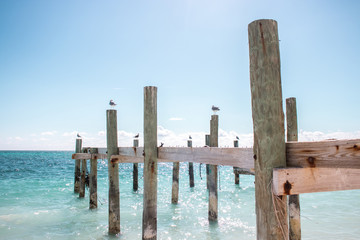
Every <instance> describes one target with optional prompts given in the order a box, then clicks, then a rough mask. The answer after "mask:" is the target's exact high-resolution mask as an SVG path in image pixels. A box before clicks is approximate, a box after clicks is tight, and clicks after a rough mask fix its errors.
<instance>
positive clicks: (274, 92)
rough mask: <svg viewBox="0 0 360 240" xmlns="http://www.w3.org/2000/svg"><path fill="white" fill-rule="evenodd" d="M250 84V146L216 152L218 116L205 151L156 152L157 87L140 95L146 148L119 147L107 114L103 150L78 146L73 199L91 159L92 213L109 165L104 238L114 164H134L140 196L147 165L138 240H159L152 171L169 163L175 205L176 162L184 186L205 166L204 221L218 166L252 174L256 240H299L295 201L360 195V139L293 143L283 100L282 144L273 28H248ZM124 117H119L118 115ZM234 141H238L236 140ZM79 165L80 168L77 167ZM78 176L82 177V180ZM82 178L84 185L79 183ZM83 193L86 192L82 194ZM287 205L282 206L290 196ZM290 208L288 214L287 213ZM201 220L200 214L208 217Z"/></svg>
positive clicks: (115, 185)
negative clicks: (104, 164) (315, 195)
mask: <svg viewBox="0 0 360 240" xmlns="http://www.w3.org/2000/svg"><path fill="white" fill-rule="evenodd" d="M248 31H249V48H250V85H251V103H252V117H253V128H254V147H253V148H239V147H238V144H237V143H235V142H234V147H233V148H219V147H218V126H219V116H218V115H212V116H211V120H210V128H209V130H210V135H209V137H208V138H207V139H208V142H206V145H207V146H206V147H193V146H192V143H191V141H190V142H188V147H181V148H180V147H159V146H157V88H156V87H145V88H144V146H145V147H138V146H139V143H138V141H137V140H136V141H137V142H135V141H134V144H133V147H119V146H118V143H117V122H116V119H117V112H116V110H113V109H112V110H107V112H106V114H107V148H86V151H85V148H82V147H81V145H82V141H81V139H77V140H76V149H75V153H74V154H73V155H72V158H73V159H75V160H76V161H75V182H74V192H76V193H79V197H83V194H84V193H83V192H82V188H83V183H82V182H83V178H82V176H83V174H80V167H81V173H84V169H86V160H90V164H91V167H90V169H91V172H90V205H89V208H97V192H96V191H97V183H96V181H97V177H96V176H97V167H96V165H97V164H96V163H97V160H98V159H105V158H106V159H108V167H109V170H108V174H109V233H110V234H117V233H119V232H120V200H119V199H120V198H119V194H120V193H119V170H118V168H119V165H118V164H122V163H133V164H134V165H133V166H134V169H133V172H134V174H133V190H134V191H137V189H138V174H137V168H138V165H137V164H138V163H143V164H144V198H143V201H144V204H143V221H142V239H157V164H158V163H159V162H172V163H173V181H172V199H171V200H170V199H169V201H171V202H172V203H173V204H176V203H177V202H178V199H179V163H180V162H188V163H189V185H190V187H193V186H194V179H193V163H202V164H206V165H208V166H209V167H208V170H207V188H208V191H209V211H208V219H209V221H217V219H218V214H219V213H218V197H219V196H218V192H217V191H218V187H217V173H218V170H217V166H219V165H224V166H231V167H234V174H235V184H238V183H239V178H238V177H237V176H238V175H236V174H254V175H255V198H256V219H257V220H256V224H257V239H301V223H300V203H299V194H302V193H311V192H324V191H338V190H350V189H360V140H359V139H354V140H329V141H320V142H297V140H298V137H297V135H298V133H297V131H298V129H297V112H296V99H295V98H289V99H287V100H286V118H287V119H286V120H287V121H286V123H287V127H286V128H287V142H285V127H284V123H285V119H284V112H283V107H282V102H283V98H282V89H281V76H280V53H279V39H278V33H277V32H278V31H277V22H276V21H274V20H258V21H254V22H252V23H250V24H249V29H248ZM120 117H122V116H120ZM235 141H236V140H235ZM80 163H81V164H80ZM80 176H81V177H80ZM80 179H81V180H80ZM84 191H85V189H84ZM288 195H289V196H290V197H289V201H287V196H288ZM287 209H288V212H287ZM205 214H206V213H204V215H205Z"/></svg>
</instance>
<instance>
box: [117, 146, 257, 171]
mask: <svg viewBox="0 0 360 240" xmlns="http://www.w3.org/2000/svg"><path fill="white" fill-rule="evenodd" d="M143 154H144V152H143V148H132V147H128V148H125V147H120V148H119V155H116V156H112V157H111V161H113V162H118V163H130V162H132V163H134V162H135V163H136V162H137V163H142V162H143V161H144V160H143V158H144V156H143ZM252 156H253V150H252V148H210V147H203V148H186V147H184V148H175V147H161V148H158V162H196V163H205V164H212V165H225V166H234V167H241V168H243V169H253V168H254V163H253V158H252Z"/></svg>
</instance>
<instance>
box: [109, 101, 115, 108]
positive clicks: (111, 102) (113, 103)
mask: <svg viewBox="0 0 360 240" xmlns="http://www.w3.org/2000/svg"><path fill="white" fill-rule="evenodd" d="M109 105H110V107H112V108H114V107H115V106H116V103H115V102H114V101H113V100H112V99H111V100H110V102H109Z"/></svg>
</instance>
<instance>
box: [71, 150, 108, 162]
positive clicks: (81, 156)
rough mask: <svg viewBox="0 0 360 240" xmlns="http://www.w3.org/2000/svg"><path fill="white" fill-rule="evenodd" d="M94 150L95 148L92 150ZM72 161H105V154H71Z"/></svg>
mask: <svg viewBox="0 0 360 240" xmlns="http://www.w3.org/2000/svg"><path fill="white" fill-rule="evenodd" d="M92 149H95V148H92ZM71 157H72V159H75V160H78V159H86V160H88V159H94V160H97V159H106V158H107V154H101V153H74V154H72V156H71Z"/></svg>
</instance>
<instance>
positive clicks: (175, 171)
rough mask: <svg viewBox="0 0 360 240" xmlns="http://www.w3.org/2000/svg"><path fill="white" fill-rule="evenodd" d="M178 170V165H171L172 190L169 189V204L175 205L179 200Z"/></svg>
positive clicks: (177, 163)
mask: <svg viewBox="0 0 360 240" xmlns="http://www.w3.org/2000/svg"><path fill="white" fill-rule="evenodd" d="M179 170H180V163H179V162H174V163H173V176H172V188H171V203H172V204H177V203H178V200H179Z"/></svg>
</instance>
